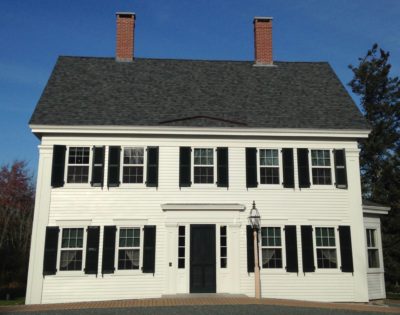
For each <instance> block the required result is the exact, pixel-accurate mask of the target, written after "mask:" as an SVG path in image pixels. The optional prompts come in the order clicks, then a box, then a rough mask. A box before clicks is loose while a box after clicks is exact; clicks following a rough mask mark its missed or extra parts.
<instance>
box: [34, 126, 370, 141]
mask: <svg viewBox="0 0 400 315" xmlns="http://www.w3.org/2000/svg"><path fill="white" fill-rule="evenodd" d="M29 127H30V128H31V129H32V132H33V133H34V134H113V135H126V134H130V135H132V134H146V135H178V136H179V135H195V136H198V135H200V136H201V135H202V136H237V137H243V136H256V137H257V136H258V137H260V136H261V137H266V136H267V137H324V138H352V139H355V138H356V139H358V138H368V134H369V133H370V130H356V129H354V130H343V129H295V128H293V129H292V128H222V127H221V128H208V127H203V128H202V127H164V126H162V127H160V126H56V125H54V126H48V125H29Z"/></svg>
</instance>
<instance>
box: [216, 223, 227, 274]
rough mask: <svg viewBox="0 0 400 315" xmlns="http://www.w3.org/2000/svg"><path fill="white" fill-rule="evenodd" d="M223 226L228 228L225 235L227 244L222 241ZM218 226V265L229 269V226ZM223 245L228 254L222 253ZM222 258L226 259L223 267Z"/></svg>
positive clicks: (220, 267) (223, 268)
mask: <svg viewBox="0 0 400 315" xmlns="http://www.w3.org/2000/svg"><path fill="white" fill-rule="evenodd" d="M222 227H225V229H226V232H225V236H224V237H225V239H226V245H225V246H222V243H221V238H222V234H221V229H222ZM218 228H219V231H218V242H217V245H218V248H219V250H218V255H217V256H218V258H217V259H218V267H219V269H222V270H227V269H228V268H229V264H228V262H229V260H228V257H229V255H228V247H229V246H228V241H229V239H228V234H229V227H228V225H227V224H220V225H218ZM223 247H224V248H225V249H226V255H225V256H222V255H221V248H223ZM222 259H225V260H226V265H225V267H222V264H221V261H222Z"/></svg>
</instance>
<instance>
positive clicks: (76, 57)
mask: <svg viewBox="0 0 400 315" xmlns="http://www.w3.org/2000/svg"><path fill="white" fill-rule="evenodd" d="M58 57H59V58H74V59H107V60H114V59H115V58H114V57H98V56H71V55H59V56H58ZM134 60H150V61H151V60H160V61H182V62H185V61H188V62H189V61H193V62H234V63H236V62H237V63H254V61H253V60H232V59H191V58H155V57H135V59H134ZM274 62H275V63H312V64H315V63H318V64H329V62H328V61H283V60H276V61H274Z"/></svg>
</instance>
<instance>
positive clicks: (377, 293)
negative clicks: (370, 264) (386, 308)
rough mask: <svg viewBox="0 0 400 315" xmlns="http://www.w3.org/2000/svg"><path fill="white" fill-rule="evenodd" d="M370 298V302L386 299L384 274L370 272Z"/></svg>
mask: <svg viewBox="0 0 400 315" xmlns="http://www.w3.org/2000/svg"><path fill="white" fill-rule="evenodd" d="M367 278H368V297H369V299H370V300H377V299H385V298H386V292H385V277H384V273H383V272H375V273H372V272H368V275H367Z"/></svg>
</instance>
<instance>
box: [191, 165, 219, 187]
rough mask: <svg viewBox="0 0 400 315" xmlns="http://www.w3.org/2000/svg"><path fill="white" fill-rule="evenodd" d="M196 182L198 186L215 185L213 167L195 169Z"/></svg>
mask: <svg viewBox="0 0 400 315" xmlns="http://www.w3.org/2000/svg"><path fill="white" fill-rule="evenodd" d="M194 182H195V183H196V184H212V183H214V168H213V167H195V168H194Z"/></svg>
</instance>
